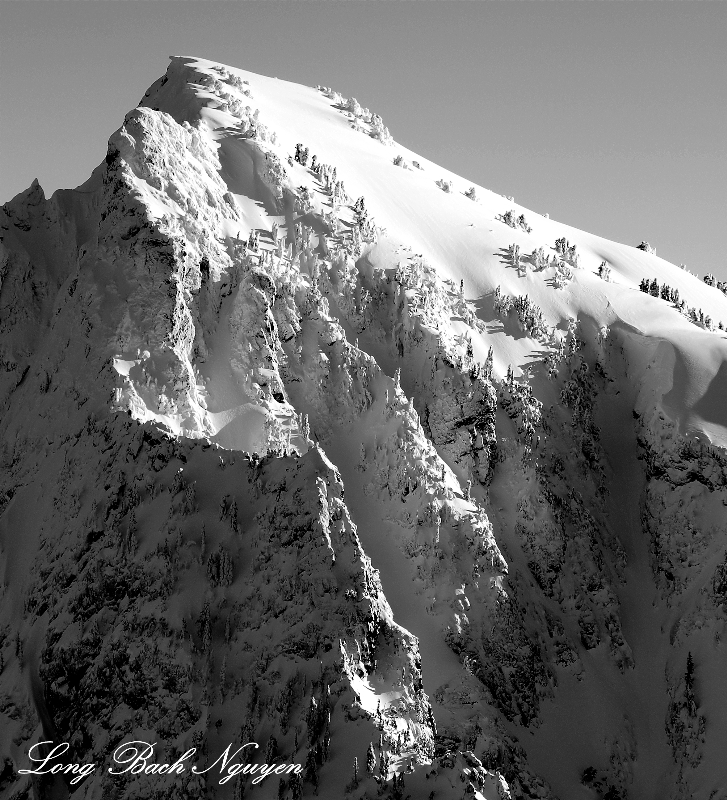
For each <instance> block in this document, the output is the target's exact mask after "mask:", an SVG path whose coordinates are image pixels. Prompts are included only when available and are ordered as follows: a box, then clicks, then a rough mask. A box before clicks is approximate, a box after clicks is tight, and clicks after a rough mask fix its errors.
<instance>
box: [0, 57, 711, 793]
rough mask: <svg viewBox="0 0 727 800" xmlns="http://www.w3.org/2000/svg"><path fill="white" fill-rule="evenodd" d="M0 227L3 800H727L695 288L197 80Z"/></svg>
mask: <svg viewBox="0 0 727 800" xmlns="http://www.w3.org/2000/svg"><path fill="white" fill-rule="evenodd" d="M421 115H422V119H423V120H424V119H426V111H425V110H424V109H422V110H421ZM446 136H447V132H446V129H443V130H442V137H443V139H444V140H446ZM494 157H496V155H495V154H488V153H483V158H494ZM597 190H598V187H594V191H597ZM0 227H1V233H2V244H1V245H0V246H1V247H2V250H1V251H0V253H1V256H0V348H1V349H0V359H1V366H2V369H1V370H0V408H1V421H0V434H1V437H2V450H1V451H0V458H1V459H2V471H1V472H0V476H1V477H0V481H1V483H0V514H1V516H0V536H1V538H0V568H1V569H2V576H3V578H2V581H3V582H2V595H1V596H2V602H1V603H0V701H1V702H0V756H1V757H2V759H3V761H2V765H1V770H0V797H1V798H62V797H70V796H73V797H79V798H89V800H90V798H101V797H104V798H114V799H115V800H122V799H123V800H126V799H127V798H129V800H131V798H133V799H134V800H140V799H141V798H144V799H146V798H148V799H149V800H151V798H154V799H155V800H161V799H162V798H174V799H175V800H177V798H202V797H215V798H224V799H227V798H234V799H235V800H238V799H239V798H241V797H243V796H245V797H248V796H251V797H259V798H285V799H286V800H288V799H289V798H300V797H304V796H305V797H308V796H313V795H317V796H319V797H321V798H331V800H341V798H344V797H350V798H352V800H353V799H355V800H362V799H363V798H366V797H368V798H374V797H391V798H406V797H410V798H412V800H419V798H422V799H423V798H436V799H437V800H450V799H451V798H457V800H459V798H461V797H463V796H472V797H473V798H477V799H479V800H482V798H485V799H486V800H495V798H560V799H561V800H581V798H582V799H583V800H586V799H587V798H608V800H614V799H615V798H621V800H626V798H629V799H630V800H647V799H648V800H650V799H651V798H654V800H656V798H658V799H659V800H665V799H667V798H670V799H673V800H676V799H677V798H693V799H694V800H708V799H710V800H711V799H712V798H727V788H725V787H727V761H726V760H725V759H724V752H725V748H726V747H727V694H725V692H724V690H723V680H724V675H725V674H726V670H727V650H726V645H725V642H724V638H725V620H726V619H727V554H726V550H727V510H726V509H725V506H726V505H727V452H726V451H725V447H726V446H727V403H726V402H725V397H726V396H727V340H726V338H725V337H726V334H725V333H724V331H723V326H724V324H725V323H727V297H725V294H724V290H723V289H724V287H721V285H720V286H714V285H709V283H705V282H704V281H702V280H699V279H698V278H697V277H696V276H694V275H692V274H690V273H688V272H687V271H686V270H684V269H680V268H678V267H676V266H674V265H672V264H669V263H667V262H666V261H664V260H663V259H661V258H659V257H657V255H656V254H655V253H654V252H653V248H651V247H650V246H648V245H647V244H646V243H643V245H642V247H640V248H637V247H633V246H629V245H622V244H617V243H615V242H611V241H607V240H605V239H602V238H600V237H598V236H595V235H592V234H588V233H585V232H583V231H579V230H576V229H574V228H571V227H569V226H567V225H564V224H562V223H559V222H556V221H555V220H551V219H549V218H548V216H547V215H543V214H539V213H536V212H534V211H531V210H528V209H525V208H522V207H521V206H519V205H517V204H516V203H515V202H514V200H513V199H512V198H505V197H502V196H500V195H497V194H494V193H492V192H489V191H488V190H486V189H485V188H483V187H480V186H472V185H471V183H470V182H468V181H466V180H464V179H463V178H461V177H460V176H458V175H454V174H452V173H449V172H448V171H447V170H444V169H442V168H440V167H438V166H437V165H435V164H433V163H432V162H430V161H427V160H426V159H424V158H421V157H419V156H417V155H416V154H415V153H412V152H411V151H409V150H407V149H406V148H405V147H403V146H401V145H399V144H398V143H396V142H395V141H394V140H393V138H392V136H391V134H390V133H389V131H388V130H387V128H386V127H385V125H384V122H383V121H382V119H381V118H380V117H379V116H377V115H376V114H375V113H373V112H370V111H369V110H368V109H363V108H361V106H360V105H359V104H358V103H357V102H356V100H355V99H354V98H350V99H347V98H343V97H341V96H340V95H339V94H337V93H336V92H335V91H333V90H331V89H329V88H327V87H320V86H319V87H315V88H311V87H305V86H300V85H297V84H293V83H288V82H285V81H280V80H277V79H273V78H266V77H263V76H260V75H255V74H253V73H249V72H245V71H244V70H239V69H235V68H232V67H227V66H223V65H219V64H215V63H213V62H210V61H205V60H203V59H197V58H181V57H174V58H172V59H171V63H170V65H169V68H168V70H167V72H166V74H165V75H164V76H163V77H162V78H160V79H159V80H158V81H156V82H155V83H154V84H153V85H152V86H151V87H150V89H149V90H148V91H147V92H146V94H145V95H144V97H143V98H142V100H141V102H140V103H139V106H138V107H137V108H135V109H134V110H132V111H130V112H129V113H128V114H127V115H126V118H125V119H124V122H123V125H122V126H121V127H120V129H119V130H118V131H116V132H115V133H114V134H113V135H112V136H111V138H110V139H109V146H108V154H107V156H106V159H105V162H104V163H102V164H100V165H99V167H98V168H97V169H96V170H94V172H93V174H92V175H91V177H90V178H89V179H88V181H86V182H85V183H84V184H82V185H81V186H79V187H78V188H76V189H73V190H59V191H57V192H55V193H54V194H53V196H52V197H51V198H50V199H48V198H46V197H45V195H44V193H43V191H42V189H41V187H40V186H39V184H38V182H37V181H35V182H34V183H33V184H32V185H31V187H30V188H29V189H28V190H27V191H25V192H23V193H21V194H20V195H18V196H17V197H15V198H13V199H12V200H11V201H10V202H8V203H6V204H5V205H4V206H3V207H2V216H1V218H0ZM685 231H686V232H687V233H688V225H687V226H685ZM685 235H687V234H686V233H685ZM640 289H642V290H640ZM643 289H645V290H646V291H643ZM132 741H136V742H146V743H148V744H150V745H152V744H153V745H154V748H153V749H154V753H153V755H151V754H149V753H147V755H146V756H143V757H142V756H141V751H142V749H143V748H142V745H136V748H137V752H136V754H137V755H139V756H140V761H139V762H137V763H140V764H141V767H140V768H139V769H138V770H136V772H135V773H134V774H132V771H131V767H132V760H133V755H134V752H133V751H132V750H129V749H127V750H123V748H122V747H121V746H122V745H124V744H126V743H129V742H132ZM39 742H52V743H54V745H57V744H58V743H67V745H68V748H67V750H66V751H65V752H60V751H57V752H56V753H55V754H53V753H51V747H52V746H53V745H48V744H46V745H43V746H41V747H36V748H35V749H34V750H33V751H31V752H32V753H33V754H34V755H35V756H36V758H37V759H40V761H36V762H35V763H34V764H31V762H30V760H29V750H30V748H31V747H32V746H33V745H35V744H37V743H39ZM244 745H248V747H247V748H245V747H244ZM229 748H231V749H229ZM239 748H242V750H239ZM256 748H257V749H256ZM238 750H239V752H238ZM190 751H193V752H192V753H191V755H189V752H190ZM235 753H237V754H236V755H234V757H233V754H235ZM225 754H227V755H225ZM46 756H47V757H48V759H49V760H48V761H46V762H45V763H44V764H43V762H42V759H43V758H45V757H46ZM115 758H116V761H114V759H115ZM124 758H126V759H127V761H126V762H124V764H121V763H118V762H119V761H123V759H124ZM180 758H181V759H182V762H180V763H181V764H182V766H181V768H180V770H178V771H176V772H175V773H174V774H173V775H172V774H163V773H160V772H158V771H157V770H155V769H142V767H143V766H144V765H147V766H149V765H153V764H156V763H159V764H161V763H165V764H172V763H173V762H174V761H175V760H176V759H180ZM185 758H186V760H185ZM145 759H146V760H145ZM61 763H62V764H64V765H70V764H76V765H78V766H77V768H76V772H68V771H66V768H65V766H64V768H63V769H60V770H57V771H56V772H52V771H51V770H50V767H51V766H52V765H54V764H56V765H58V764H61ZM274 763H275V764H286V765H293V764H296V765H300V768H301V769H300V772H299V773H298V772H296V770H294V769H293V768H292V767H291V768H290V769H289V770H287V771H283V772H274V773H273V774H269V775H268V774H267V773H268V772H269V770H268V769H267V768H265V769H264V768H263V767H262V766H257V767H255V768H254V771H252V772H251V770H252V769H253V768H252V766H251V765H254V764H257V765H262V764H266V765H272V764H274ZM193 764H196V765H197V772H196V773H195V772H194V771H193V770H192V765H193ZM81 765H92V766H91V767H89V768H88V773H87V774H82V773H81V768H82V767H81ZM205 765H207V766H210V769H209V770H208V771H203V770H204V769H205ZM243 765H245V769H246V772H244V773H242V774H236V772H239V771H240V770H242V769H243ZM33 768H34V769H35V771H36V773H44V774H29V773H28V772H27V770H29V769H33ZM69 769H70V767H69ZM109 769H114V770H115V772H117V773H123V774H112V773H111V772H110V771H109ZM21 770H26V772H22V771H21ZM125 770H126V771H125ZM163 772H164V771H163ZM263 774H265V775H267V777H264V778H262V779H261V780H259V782H258V783H254V782H253V781H254V780H255V779H256V777H257V778H261V775H263ZM225 777H226V778H227V780H223V779H224V778H225Z"/></svg>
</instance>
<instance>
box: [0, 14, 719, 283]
mask: <svg viewBox="0 0 727 800" xmlns="http://www.w3.org/2000/svg"><path fill="white" fill-rule="evenodd" d="M726 41H727V3H720V2H715V3H697V2H676V3H674V2H649V3H647V2H642V3H635V2H618V3H616V2H600V3H586V2H548V3H535V2H530V3H516V2H447V1H446V0H439V2H430V1H427V2H404V1H403V0H393V2H382V1H381V0H359V1H358V2H342V1H340V0H338V1H336V0H327V1H324V0H316V1H313V0H310V1H309V2H302V1H300V0H298V2H282V1H281V0H267V1H266V2H243V1H238V2H213V1H211V0H198V1H197V2H178V1H177V0H164V1H162V0H149V1H147V2H140V1H138V2H133V1H126V2H124V1H122V0H114V1H113V2H111V1H109V2H83V1H82V0H80V1H79V0H69V1H68V2H50V1H49V0H43V1H41V2H27V0H25V1H21V2H7V0H6V1H5V2H0V76H1V78H2V79H1V80H0V202H4V201H6V200H8V199H10V198H11V197H12V196H13V195H15V194H16V193H17V192H19V191H21V190H22V189H24V188H26V187H27V186H28V185H29V184H30V182H31V181H32V179H33V178H35V177H37V178H38V179H39V180H40V182H41V185H42V186H43V188H44V189H45V191H46V193H47V194H48V195H50V194H51V193H52V192H53V191H54V190H55V189H57V188H59V187H71V186H76V185H78V184H79V183H81V182H82V181H83V180H85V178H86V177H87V176H88V175H89V173H90V172H91V170H92V169H93V167H94V166H95V165H96V164H98V163H99V162H100V161H101V160H102V159H103V157H104V155H105V153H106V140H107V139H108V137H109V135H110V134H111V133H112V132H113V131H114V130H115V129H117V128H118V127H119V126H120V125H121V123H122V121H123V117H124V114H125V113H126V112H127V111H128V110H129V109H131V108H133V107H134V106H135V105H136V104H137V102H138V101H139V99H140V98H141V97H142V95H143V94H144V92H145V91H146V89H147V87H148V86H149V85H150V84H151V83H152V82H153V81H154V80H155V79H156V78H157V77H159V76H160V75H162V74H163V73H164V71H165V70H166V67H167V56H169V55H195V56H201V57H203V58H209V59H212V60H216V61H220V62H222V63H226V64H230V65H232V66H237V67H242V68H244V69H248V70H251V71H253V72H258V73H261V74H264V75H272V76H277V77H279V78H283V79H286V80H291V81H296V82H299V83H304V84H308V85H316V84H323V85H326V86H332V87H333V88H334V89H336V90H338V91H339V92H341V93H342V94H344V95H346V96H351V95H353V96H355V97H356V98H357V99H358V100H359V102H360V103H361V104H362V105H363V106H367V107H369V108H370V109H372V110H373V111H376V112H377V113H379V114H381V116H382V117H383V119H384V123H385V124H386V125H387V126H388V127H389V129H390V131H391V133H392V135H393V136H394V138H395V139H396V140H397V141H399V142H400V143H401V144H402V145H405V146H406V147H409V148H411V149H412V150H414V151H417V152H419V153H420V154H421V155H422V156H425V157H427V158H429V159H431V160H433V161H435V162H437V163H439V164H441V165H442V166H444V167H446V168H448V169H450V170H452V171H454V172H457V173H459V174H460V175H462V176H464V177H465V178H470V179H471V180H472V181H473V182H475V183H478V184H481V185H483V186H485V187H487V188H489V189H492V190H493V191H496V192H499V193H500V194H505V195H513V196H514V197H515V200H516V201H517V202H518V203H521V204H522V205H524V206H527V207H529V208H532V209H533V210H535V211H539V212H548V213H549V214H550V216H551V217H552V218H554V219H558V220H560V221H562V222H565V223H568V224H570V225H574V226H575V227H578V228H582V229H584V230H587V231H590V232H592V233H597V234H600V235H602V236H605V237H607V238H609V239H614V240H616V241H620V242H626V243H630V244H638V243H639V242H640V241H641V240H642V239H646V240H647V241H649V242H650V243H651V244H652V245H653V246H655V247H656V249H657V254H658V255H661V256H663V257H664V258H667V259H669V260H670V261H673V262H675V263H682V262H684V263H686V264H687V266H688V267H689V268H690V269H691V270H692V271H694V272H697V273H698V274H699V275H700V276H701V275H703V274H704V273H705V272H708V271H712V272H714V273H715V274H716V275H717V276H718V277H720V278H722V279H725V280H727V248H725V244H724V240H725V233H726V228H727V226H726V225H725V221H726V219H727V203H726V202H725V187H726V186H727V46H726V44H725V42H726Z"/></svg>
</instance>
